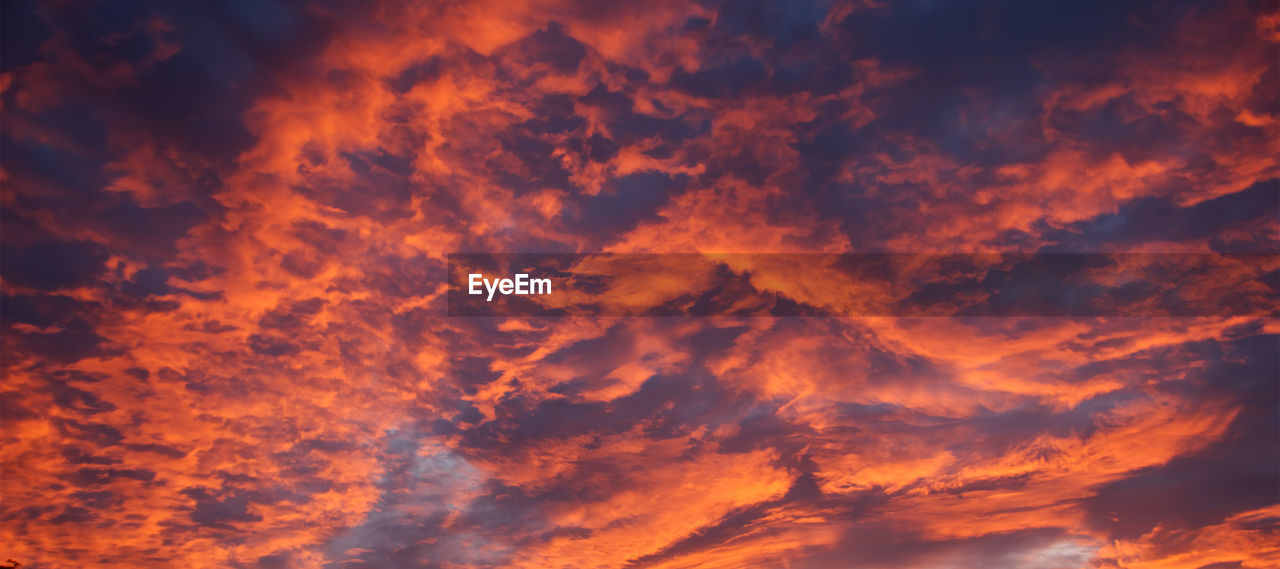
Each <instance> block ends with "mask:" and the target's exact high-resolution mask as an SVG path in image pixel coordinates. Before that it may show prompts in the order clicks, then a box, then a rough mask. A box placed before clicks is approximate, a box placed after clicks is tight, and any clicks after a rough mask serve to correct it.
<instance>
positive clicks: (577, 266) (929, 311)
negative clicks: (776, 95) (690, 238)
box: [448, 253, 1280, 317]
mask: <svg viewBox="0 0 1280 569" xmlns="http://www.w3.org/2000/svg"><path fill="white" fill-rule="evenodd" d="M448 278H449V291H448V307H449V308H448V313H449V315H450V316H458V317H467V316H499V317H525V316H540V317H555V316H685V317H705V316H734V317H750V316H818V317H859V316H899V317H921V316H940V317H941V316H995V317H1014V316H1066V317H1106V316H1116V317H1158V316H1276V315H1277V314H1280V310H1278V309H1280V303H1278V302H1277V301H1278V299H1280V294H1278V292H1280V256H1278V255H1274V254H1225V255H1219V254H1092V253H1091V254H1057V253H1039V254H977V255H958V254H945V255H943V254H583V255H579V254H483V253H464V254H453V255H449V277H448ZM504 281H505V282H504ZM477 291H478V292H477Z"/></svg>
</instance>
